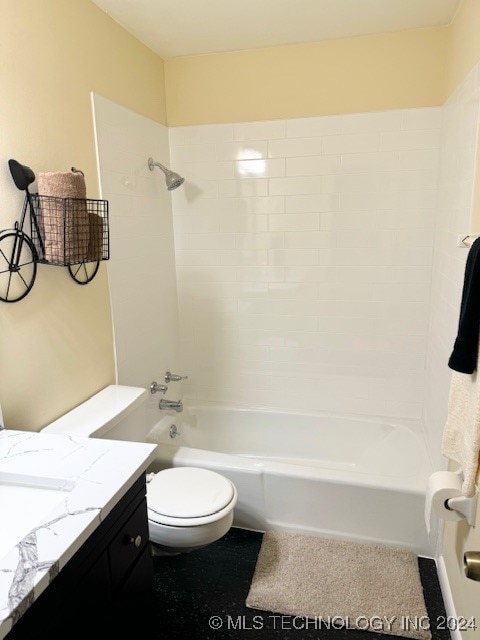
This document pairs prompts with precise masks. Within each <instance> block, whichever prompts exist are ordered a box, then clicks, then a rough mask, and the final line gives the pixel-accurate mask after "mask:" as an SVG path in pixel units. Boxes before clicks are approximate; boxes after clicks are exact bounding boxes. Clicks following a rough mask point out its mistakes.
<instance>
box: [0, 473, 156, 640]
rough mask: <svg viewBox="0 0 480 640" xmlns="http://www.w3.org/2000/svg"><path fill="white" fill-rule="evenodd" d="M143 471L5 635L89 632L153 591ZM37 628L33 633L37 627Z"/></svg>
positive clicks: (11, 638) (132, 609) (17, 638)
mask: <svg viewBox="0 0 480 640" xmlns="http://www.w3.org/2000/svg"><path fill="white" fill-rule="evenodd" d="M145 493H146V488H145V477H144V475H143V474H142V476H141V478H139V479H138V480H137V481H136V482H135V484H134V485H133V486H132V487H131V488H130V489H129V490H128V491H127V493H126V494H125V496H124V497H123V498H122V499H121V500H120V502H119V503H118V504H117V505H116V506H115V507H114V508H113V509H112V511H111V512H110V514H109V515H108V516H107V517H106V518H105V520H104V521H103V522H102V523H101V524H100V525H99V526H98V528H97V529H96V530H95V531H94V532H93V534H92V535H91V536H90V538H89V539H88V540H87V541H86V542H85V543H84V545H83V546H82V547H81V548H80V549H79V550H78V552H77V553H76V554H75V555H74V556H73V558H71V560H70V561H69V562H68V563H67V564H66V565H65V567H64V568H63V569H62V570H61V571H60V573H59V574H58V575H57V576H56V578H55V579H54V580H53V581H52V582H51V584H50V585H49V586H48V587H47V589H46V590H45V591H44V592H43V593H42V594H41V595H40V596H39V598H38V599H37V600H36V601H35V602H34V603H33V604H32V605H31V607H30V608H29V609H28V610H27V611H26V612H25V614H24V615H23V616H22V617H21V618H20V619H19V621H18V622H17V623H16V624H15V625H14V627H13V628H12V630H11V631H10V633H9V634H8V635H7V636H6V638H7V640H27V639H28V640H30V639H31V638H35V637H44V638H48V639H49V640H52V639H57V638H59V639H60V638H62V640H64V639H65V638H72V637H82V636H83V637H84V638H93V637H97V636H96V635H95V632H99V630H100V629H102V628H107V629H108V628H111V619H113V618H115V617H117V618H118V615H119V612H121V617H122V618H123V621H124V623H125V624H126V623H128V621H129V618H130V619H134V618H136V617H137V611H136V608H137V607H140V608H141V607H142V606H143V602H144V600H145V599H148V598H149V597H150V596H151V595H152V593H153V561H152V557H151V552H150V543H149V540H148V519H147V503H146V497H145ZM40 630H41V633H40V635H39V632H40Z"/></svg>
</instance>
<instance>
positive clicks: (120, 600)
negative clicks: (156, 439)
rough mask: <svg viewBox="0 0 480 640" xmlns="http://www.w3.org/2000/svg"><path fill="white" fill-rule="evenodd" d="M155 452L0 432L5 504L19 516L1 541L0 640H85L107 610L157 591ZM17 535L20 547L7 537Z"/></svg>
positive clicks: (94, 441) (144, 447)
mask: <svg viewBox="0 0 480 640" xmlns="http://www.w3.org/2000/svg"><path fill="white" fill-rule="evenodd" d="M154 451H155V445H150V444H141V443H131V442H117V441H111V440H97V439H93V438H83V437H80V436H79V437H76V436H67V435H57V434H43V433H29V432H21V431H9V430H6V431H0V496H1V495H2V491H3V494H4V495H5V496H6V499H5V500H4V501H2V505H5V506H6V507H7V509H8V508H9V504H10V503H11V504H12V505H13V507H12V508H13V509H16V512H15V513H14V512H8V518H9V519H10V522H11V523H12V527H10V528H9V520H8V518H2V528H5V531H6V532H7V533H6V534H5V535H6V538H5V537H3V538H2V533H1V532H0V639H2V638H4V637H7V638H8V639H9V640H10V639H11V640H20V639H23V638H30V637H34V634H35V635H38V633H39V629H41V630H42V635H45V637H48V638H64V637H65V635H66V634H67V635H68V633H69V632H70V633H71V632H73V631H75V634H79V633H83V632H84V633H85V636H86V637H88V635H89V633H91V632H92V629H93V628H94V624H95V623H94V622H93V621H94V620H95V621H96V620H98V619H101V616H102V615H103V614H104V613H105V612H106V611H108V609H109V607H112V606H117V607H118V606H120V607H122V608H123V607H128V606H130V605H131V604H132V602H133V603H134V602H135V597H136V596H143V595H144V594H146V593H148V592H149V591H151V590H152V589H153V569H152V559H151V555H150V545H149V542H148V520H147V508H146V499H145V473H144V472H145V470H146V468H147V467H148V466H149V464H150V463H151V461H152V459H153V454H154ZM10 497H13V498H14V499H12V500H10V501H9V498H10ZM42 503H43V504H44V507H43V511H42ZM22 526H23V527H24V530H23V531H22V530H21V527H22ZM18 527H20V529H18ZM17 529H18V531H19V533H17V534H16V535H17V537H18V539H17V540H12V539H11V538H8V536H12V535H14V532H15V531H16V530H17ZM22 534H23V535H22ZM12 543H13V544H12ZM2 544H3V546H2ZM8 545H11V548H8ZM6 549H7V551H6V552H5V550H6Z"/></svg>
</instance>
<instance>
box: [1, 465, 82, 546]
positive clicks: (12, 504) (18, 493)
mask: <svg viewBox="0 0 480 640" xmlns="http://www.w3.org/2000/svg"><path fill="white" fill-rule="evenodd" d="M72 489H73V483H72V482H71V481H69V480H65V479H63V478H48V477H40V476H30V475H23V474H18V473H0V513H1V514H2V526H1V527H0V558H2V557H3V556H5V555H6V554H7V553H8V552H9V551H10V550H11V549H12V548H13V547H14V546H15V545H16V544H17V543H18V542H20V540H21V539H22V538H23V537H25V536H26V535H27V534H28V533H29V532H30V531H31V530H32V529H34V528H35V527H36V526H38V525H39V524H41V523H42V522H44V521H45V520H48V515H49V513H50V512H51V511H52V510H53V509H54V508H55V507H56V506H57V505H58V504H60V503H61V502H62V501H63V500H64V499H65V497H66V495H67V494H68V493H69V492H70V491H71V490H72Z"/></svg>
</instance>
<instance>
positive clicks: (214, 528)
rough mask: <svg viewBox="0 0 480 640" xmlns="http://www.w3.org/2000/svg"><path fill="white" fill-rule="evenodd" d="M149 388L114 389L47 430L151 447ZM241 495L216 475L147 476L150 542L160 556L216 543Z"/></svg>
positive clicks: (195, 471)
mask: <svg viewBox="0 0 480 640" xmlns="http://www.w3.org/2000/svg"><path fill="white" fill-rule="evenodd" d="M149 397H150V394H149V393H148V392H147V391H146V390H145V389H140V388H138V387H127V386H121V385H111V386H109V387H106V388H105V389H103V390H102V391H100V392H99V393H97V394H96V395H94V396H92V397H91V398H90V399H89V400H87V401H86V402H83V403H82V404H81V405H79V406H78V407H76V408H75V409H73V410H72V411H69V412H68V413H66V414H65V415H63V416H62V417H61V418H59V419H58V420H55V422H52V423H51V424H50V425H48V426H47V427H45V428H44V429H43V431H45V432H50V433H68V434H70V435H81V436H89V437H96V438H99V437H101V438H108V439H111V440H127V441H128V440H130V441H134V442H146V441H147V433H148V430H149V426H148V421H147V400H148V398H149ZM236 502H237V490H236V488H235V486H234V485H233V483H232V482H230V480H228V479H227V478H225V477H224V476H222V475H220V474H219V473H216V472H214V471H209V470H208V469H200V468H197V467H175V468H172V469H164V470H163V471H159V472H158V473H156V474H149V475H148V476H147V507H148V526H149V531H150V541H151V542H152V545H153V549H154V553H156V554H157V555H174V554H177V553H181V552H182V551H193V550H194V549H199V548H201V547H204V546H206V545H208V544H210V543H211V542H215V540H218V539H219V538H221V537H222V536H223V535H225V534H226V533H227V531H228V530H229V529H230V527H231V526H232V523H233V509H234V507H235V504H236Z"/></svg>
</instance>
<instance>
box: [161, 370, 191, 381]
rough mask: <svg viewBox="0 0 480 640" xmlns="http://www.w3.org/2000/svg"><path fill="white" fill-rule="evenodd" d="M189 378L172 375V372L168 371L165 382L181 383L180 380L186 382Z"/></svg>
mask: <svg viewBox="0 0 480 640" xmlns="http://www.w3.org/2000/svg"><path fill="white" fill-rule="evenodd" d="M187 378H188V376H179V375H177V374H176V373H171V371H167V373H166V374H165V382H180V380H186V379H187Z"/></svg>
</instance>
